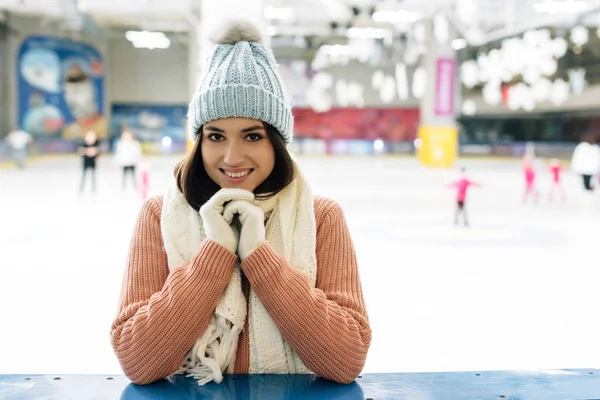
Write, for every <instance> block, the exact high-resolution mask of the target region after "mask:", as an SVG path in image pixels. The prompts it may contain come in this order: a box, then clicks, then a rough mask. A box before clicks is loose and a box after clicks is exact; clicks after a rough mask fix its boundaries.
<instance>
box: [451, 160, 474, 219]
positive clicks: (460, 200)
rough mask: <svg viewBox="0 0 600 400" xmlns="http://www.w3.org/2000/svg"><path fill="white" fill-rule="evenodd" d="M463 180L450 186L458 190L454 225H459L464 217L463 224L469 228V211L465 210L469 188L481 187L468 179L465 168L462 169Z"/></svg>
mask: <svg viewBox="0 0 600 400" xmlns="http://www.w3.org/2000/svg"><path fill="white" fill-rule="evenodd" d="M460 172H461V178H460V179H459V180H457V181H456V182H454V183H451V184H450V185H448V187H452V188H456V189H457V190H456V212H455V213H454V224H455V225H458V222H459V218H460V216H461V215H462V218H463V224H464V225H465V226H469V221H468V220H467V211H466V210H465V202H466V201H467V191H468V189H469V187H471V186H476V187H481V185H480V184H479V183H477V182H473V181H471V180H469V179H468V178H467V174H466V170H465V168H464V167H463V168H461V169H460Z"/></svg>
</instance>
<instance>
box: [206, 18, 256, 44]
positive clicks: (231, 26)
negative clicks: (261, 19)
mask: <svg viewBox="0 0 600 400" xmlns="http://www.w3.org/2000/svg"><path fill="white" fill-rule="evenodd" d="M211 39H212V41H213V42H215V43H216V44H236V43H238V42H250V43H262V34H261V32H260V29H259V28H258V27H257V26H256V25H255V24H253V23H252V22H250V21H246V20H240V19H238V20H230V21H227V22H226V23H224V24H223V25H221V26H220V27H219V28H218V29H217V30H216V31H215V33H214V34H213V35H212V37H211Z"/></svg>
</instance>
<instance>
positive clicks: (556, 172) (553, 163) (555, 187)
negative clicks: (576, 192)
mask: <svg viewBox="0 0 600 400" xmlns="http://www.w3.org/2000/svg"><path fill="white" fill-rule="evenodd" d="M562 170H563V166H562V163H561V162H560V160H559V159H558V158H553V159H551V160H550V174H551V175H552V180H551V182H550V193H549V195H548V198H549V200H550V202H552V201H554V192H556V191H558V194H559V196H560V199H561V201H562V202H563V203H565V202H566V201H567V194H566V192H565V188H564V187H563V184H562V180H561V175H562Z"/></svg>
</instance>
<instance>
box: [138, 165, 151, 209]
mask: <svg viewBox="0 0 600 400" xmlns="http://www.w3.org/2000/svg"><path fill="white" fill-rule="evenodd" d="M139 169H140V173H139V180H138V191H139V193H140V196H141V197H142V200H146V199H147V198H148V192H149V190H150V164H149V163H148V161H146V160H142V161H140V163H139Z"/></svg>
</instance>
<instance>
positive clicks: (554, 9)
mask: <svg viewBox="0 0 600 400" xmlns="http://www.w3.org/2000/svg"><path fill="white" fill-rule="evenodd" d="M533 9H534V11H535V12H538V13H545V14H561V13H565V14H577V13H580V12H583V11H586V10H587V9H588V5H587V2H585V1H579V0H564V1H557V0H544V1H541V2H539V3H537V4H534V5H533Z"/></svg>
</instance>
